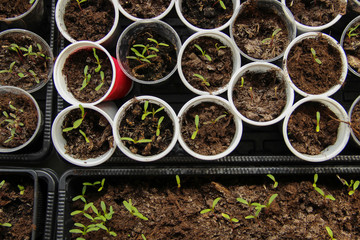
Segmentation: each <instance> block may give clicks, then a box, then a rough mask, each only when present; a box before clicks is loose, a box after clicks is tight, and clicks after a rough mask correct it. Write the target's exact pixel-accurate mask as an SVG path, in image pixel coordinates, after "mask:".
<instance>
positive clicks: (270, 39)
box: [261, 28, 282, 47]
mask: <svg viewBox="0 0 360 240" xmlns="http://www.w3.org/2000/svg"><path fill="white" fill-rule="evenodd" d="M281 30H282V29H281V28H277V29H275V30H274V32H273V33H272V34H271V37H269V38H265V39H264V40H262V41H261V43H263V44H269V45H270V47H272V45H273V44H274V39H275V36H276V34H278V33H279V32H281Z"/></svg>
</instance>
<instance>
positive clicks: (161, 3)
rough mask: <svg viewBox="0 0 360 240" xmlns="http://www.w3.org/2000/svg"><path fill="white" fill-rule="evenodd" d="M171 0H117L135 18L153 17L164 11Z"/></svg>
mask: <svg viewBox="0 0 360 240" xmlns="http://www.w3.org/2000/svg"><path fill="white" fill-rule="evenodd" d="M170 2H171V0H131V1H130V0H119V3H120V4H121V6H122V7H123V9H124V10H125V11H126V12H127V13H129V14H130V15H132V16H134V17H137V18H144V19H147V18H154V17H157V16H159V15H160V14H162V13H163V12H165V10H166V9H167V8H168V7H169V5H170Z"/></svg>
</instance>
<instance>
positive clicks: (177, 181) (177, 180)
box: [0, 175, 181, 188]
mask: <svg viewBox="0 0 360 240" xmlns="http://www.w3.org/2000/svg"><path fill="white" fill-rule="evenodd" d="M175 179H176V183H177V186H178V188H180V187H181V184H180V176H179V175H176V176H175ZM0 188H1V187H0Z"/></svg>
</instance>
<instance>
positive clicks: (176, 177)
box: [175, 175, 181, 188]
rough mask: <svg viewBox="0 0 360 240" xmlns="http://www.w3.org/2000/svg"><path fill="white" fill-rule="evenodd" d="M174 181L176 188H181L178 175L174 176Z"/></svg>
mask: <svg viewBox="0 0 360 240" xmlns="http://www.w3.org/2000/svg"><path fill="white" fill-rule="evenodd" d="M175 179H176V184H177V187H178V188H180V187H181V182H180V176H179V175H176V176H175Z"/></svg>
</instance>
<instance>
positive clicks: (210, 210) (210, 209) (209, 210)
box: [200, 197, 221, 214]
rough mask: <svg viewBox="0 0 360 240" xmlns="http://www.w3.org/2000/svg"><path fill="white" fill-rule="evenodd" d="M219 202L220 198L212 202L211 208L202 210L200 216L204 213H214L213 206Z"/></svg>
mask: <svg viewBox="0 0 360 240" xmlns="http://www.w3.org/2000/svg"><path fill="white" fill-rule="evenodd" d="M220 200H221V198H220V197H218V198H216V199H215V200H214V201H213V204H212V206H211V208H207V209H204V210H201V212H200V214H204V213H208V212H215V206H216V204H217V203H218V202H219V201H220Z"/></svg>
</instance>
